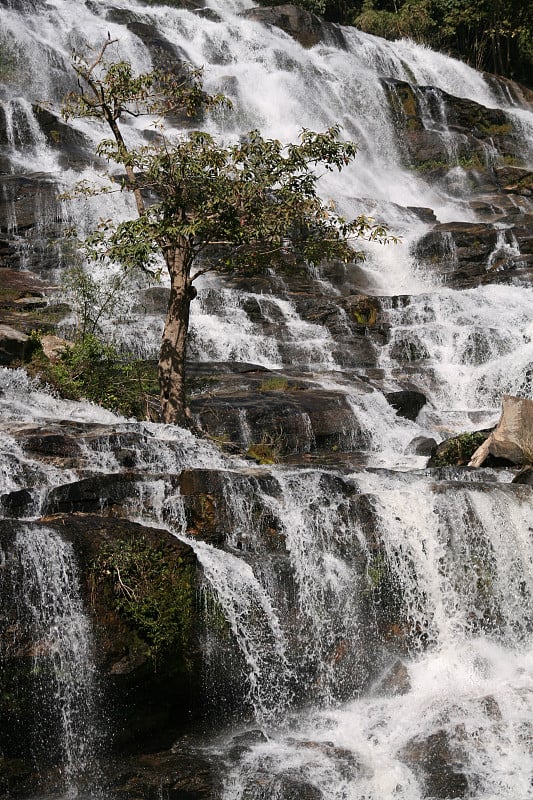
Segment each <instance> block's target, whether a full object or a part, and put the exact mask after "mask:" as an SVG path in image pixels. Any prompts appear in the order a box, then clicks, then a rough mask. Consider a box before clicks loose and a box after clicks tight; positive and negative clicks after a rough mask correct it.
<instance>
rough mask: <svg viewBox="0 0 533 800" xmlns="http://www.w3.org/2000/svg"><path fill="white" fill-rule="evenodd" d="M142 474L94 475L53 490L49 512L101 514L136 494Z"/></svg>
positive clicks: (48, 502) (47, 504)
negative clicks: (102, 511)
mask: <svg viewBox="0 0 533 800" xmlns="http://www.w3.org/2000/svg"><path fill="white" fill-rule="evenodd" d="M143 480H144V476H143V475H135V474H118V473H115V474H111V475H105V474H102V475H95V476H94V477H90V478H83V479H82V480H80V481H75V482H74V483H68V484H63V485H62V486H57V487H55V488H54V489H51V490H50V492H49V493H48V495H47V498H46V513H47V514H58V513H64V512H68V513H72V512H80V511H82V512H85V513H87V512H92V511H101V510H102V509H104V508H106V507H108V506H117V505H118V506H121V505H122V504H124V503H125V501H126V500H127V499H128V498H132V497H135V495H136V494H137V484H139V483H140V482H141V481H143Z"/></svg>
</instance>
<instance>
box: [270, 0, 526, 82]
mask: <svg viewBox="0 0 533 800" xmlns="http://www.w3.org/2000/svg"><path fill="white" fill-rule="evenodd" d="M268 4H269V5H274V3H268ZM299 5H301V6H303V7H304V8H307V9H308V10H309V11H314V12H315V13H317V14H323V15H324V17H325V18H326V19H328V20H331V21H334V22H342V23H344V24H353V25H355V26H356V27H358V28H361V29H362V30H364V31H366V32H368V33H373V34H375V35H376V36H383V37H385V38H386V39H398V38H402V37H407V38H411V39H413V40H414V41H416V42H420V43H422V44H427V45H428V46H429V47H431V48H433V49H435V50H440V51H443V52H445V53H449V54H450V55H452V56H455V57H457V58H460V59H463V60H464V61H466V62H467V63H468V64H470V65H471V66H473V67H475V68H476V69H480V70H487V71H489V72H494V73H497V74H500V75H504V76H507V77H510V78H514V79H516V80H519V81H522V82H524V83H525V84H526V85H528V86H530V87H531V88H533V4H532V3H531V2H523V0H299Z"/></svg>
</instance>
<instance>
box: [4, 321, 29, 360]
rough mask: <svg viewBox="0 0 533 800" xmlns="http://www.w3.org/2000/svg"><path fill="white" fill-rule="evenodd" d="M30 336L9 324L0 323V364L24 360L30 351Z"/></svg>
mask: <svg viewBox="0 0 533 800" xmlns="http://www.w3.org/2000/svg"><path fill="white" fill-rule="evenodd" d="M29 347H30V338H29V336H26V334H25V333H21V332H20V331H18V330H16V329H15V328H11V327H10V326H9V325H0V364H1V365H5V364H12V363H13V361H23V360H24V358H25V356H26V354H27V353H28V351H29Z"/></svg>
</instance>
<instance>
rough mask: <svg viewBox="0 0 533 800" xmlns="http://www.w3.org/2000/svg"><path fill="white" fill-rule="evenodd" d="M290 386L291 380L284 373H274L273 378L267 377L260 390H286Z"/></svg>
mask: <svg viewBox="0 0 533 800" xmlns="http://www.w3.org/2000/svg"><path fill="white" fill-rule="evenodd" d="M290 388H291V387H290V383H289V381H288V380H287V378H284V377H283V376H282V375H273V376H272V377H271V378H265V380H264V381H261V383H260V385H259V391H260V392H286V391H287V390H288V389H290Z"/></svg>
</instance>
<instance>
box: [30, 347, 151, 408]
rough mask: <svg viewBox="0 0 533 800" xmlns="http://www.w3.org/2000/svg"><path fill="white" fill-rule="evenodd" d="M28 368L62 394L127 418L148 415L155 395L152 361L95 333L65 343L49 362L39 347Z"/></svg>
mask: <svg viewBox="0 0 533 800" xmlns="http://www.w3.org/2000/svg"><path fill="white" fill-rule="evenodd" d="M35 338H36V342H35V347H36V348H37V349H36V350H35V352H34V354H33V357H32V360H31V362H30V364H29V365H28V369H29V371H30V372H31V373H32V374H37V375H38V376H39V377H40V378H41V379H42V380H44V381H45V382H46V383H48V384H49V385H51V386H52V387H53V388H54V389H55V390H56V391H57V392H58V394H59V395H60V396H61V397H65V398H67V399H70V400H81V399H86V400H90V401H91V402H93V403H97V404H98V405H101V406H104V408H108V409H110V410H111V411H116V412H117V413H119V414H122V415H123V416H126V417H135V418H137V419H147V418H150V408H151V403H150V400H151V398H152V397H154V396H157V392H158V384H157V367H156V365H155V363H151V362H149V361H141V360H137V359H132V358H128V357H127V356H125V355H124V354H121V353H119V352H118V351H117V350H116V349H115V348H114V347H113V346H112V345H108V344H104V343H103V342H101V341H100V340H99V339H97V338H96V336H93V335H92V334H91V335H87V336H85V338H84V339H82V340H80V341H78V342H76V343H74V344H72V345H70V346H66V347H65V349H64V351H63V352H62V354H61V356H60V358H59V361H57V362H56V363H53V364H52V363H50V362H49V361H48V359H47V358H46V357H45V356H44V354H43V351H42V349H39V347H38V344H39V343H38V339H39V335H38V334H36V335H35Z"/></svg>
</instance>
